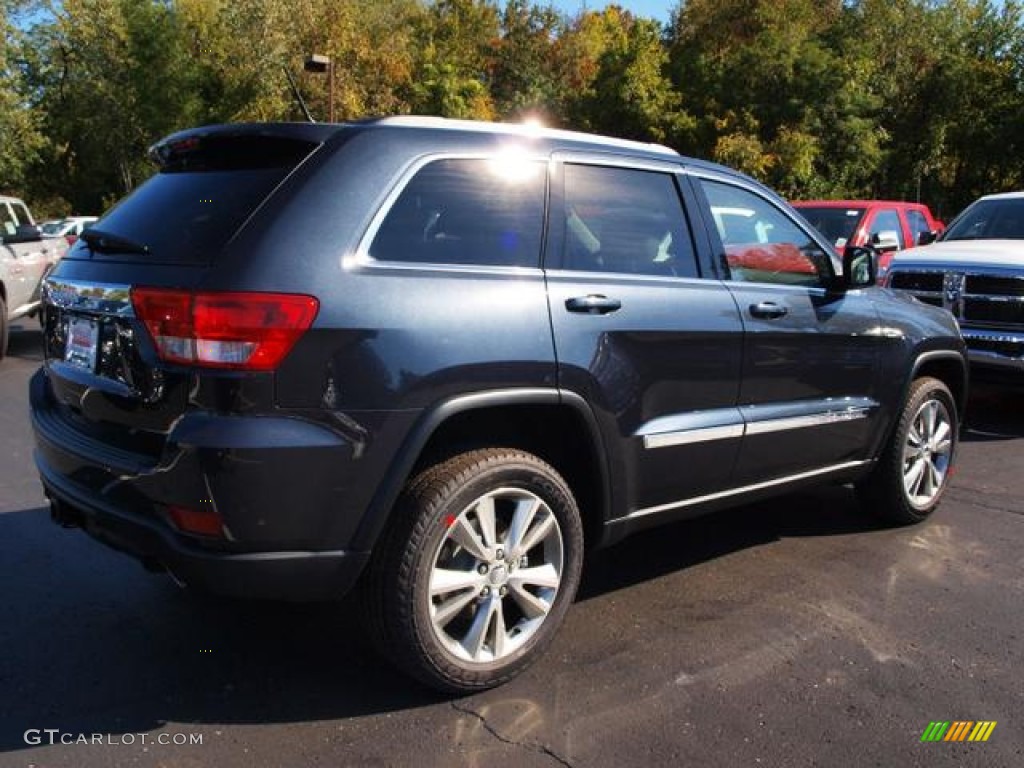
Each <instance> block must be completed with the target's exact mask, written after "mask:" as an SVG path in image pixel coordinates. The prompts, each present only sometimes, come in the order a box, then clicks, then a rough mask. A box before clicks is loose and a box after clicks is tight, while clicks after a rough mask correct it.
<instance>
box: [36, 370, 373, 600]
mask: <svg viewBox="0 0 1024 768" xmlns="http://www.w3.org/2000/svg"><path fill="white" fill-rule="evenodd" d="M30 404H31V416H32V427H33V431H34V433H35V440H36V450H35V461H36V466H37V468H38V470H39V474H40V478H41V480H42V483H43V486H44V488H45V490H46V494H47V496H48V497H49V498H50V499H51V503H52V504H53V505H54V512H55V517H56V518H58V521H59V522H63V523H64V524H65V525H68V524H71V525H74V526H77V527H81V528H83V529H84V530H85V531H86V532H87V533H89V534H90V535H91V536H93V537H94V538H96V539H98V540H99V541H101V542H103V543H105V544H107V545H109V546H111V547H113V548H115V549H117V550H120V551H122V552H126V553H128V554H130V555H132V556H134V557H136V558H139V559H140V560H142V561H143V562H144V563H145V564H147V565H149V566H151V567H161V568H165V569H166V570H168V571H170V572H171V573H172V574H173V575H174V576H175V577H177V578H178V579H179V580H181V581H183V582H185V583H186V584H189V585H194V586H197V587H200V588H203V589H206V590H208V591H210V592H213V593H216V594H222V595H229V596H236V597H251V598H271V599H288V600H320V599H329V598H337V597H340V596H342V595H343V594H344V593H345V592H346V591H347V590H348V589H350V588H351V586H352V585H353V584H354V583H355V581H356V580H357V578H358V577H359V574H360V572H361V571H362V569H363V567H364V566H365V564H366V562H367V559H368V553H366V552H358V551H352V550H351V549H350V548H348V546H347V544H348V541H349V540H350V538H351V532H352V531H354V530H355V529H356V527H357V525H358V524H359V522H360V518H361V513H360V512H353V511H347V512H346V504H345V503H344V502H345V501H346V499H347V498H348V497H349V496H350V489H351V487H352V485H351V477H350V475H351V474H352V473H354V472H355V471H357V470H358V469H359V467H358V462H353V458H352V445H351V443H349V442H348V441H347V440H346V439H345V438H344V437H343V436H341V435H338V434H337V433H336V432H334V431H332V430H328V429H325V428H323V427H322V426H320V425H317V424H313V423H310V422H306V421H303V420H301V419H294V418H285V417H273V416H270V417H267V416H261V417H252V418H248V417H230V416H226V417H220V416H217V415H213V414H209V413H203V412H194V413H191V414H189V415H188V416H186V417H183V418H182V419H181V420H180V421H179V423H178V424H177V425H176V426H175V428H174V429H173V430H172V432H171V434H170V435H169V436H168V438H167V442H166V448H165V450H164V452H163V454H162V455H161V456H150V455H144V454H139V453H135V452H133V451H130V450H125V449H123V448H117V447H114V446H112V445H110V444H108V443H106V442H102V441H100V440H96V439H93V438H91V437H89V436H88V435H86V434H84V433H82V432H80V431H77V430H76V429H75V428H74V426H73V425H71V424H70V423H69V422H68V421H67V419H66V418H65V417H63V416H62V415H61V411H60V406H58V405H57V404H56V403H55V402H54V401H53V399H52V397H51V396H50V395H49V393H48V387H47V386H46V378H45V375H44V374H43V372H42V371H40V372H39V373H37V374H36V376H35V377H34V378H33V380H32V382H31V384H30ZM204 503H207V504H211V505H213V507H214V508H215V509H216V510H217V512H218V514H219V515H220V517H221V518H222V520H223V523H224V530H225V531H226V534H225V536H224V537H223V538H212V537H202V536H194V535H189V534H186V533H183V532H181V531H179V530H178V529H177V528H176V527H174V525H172V523H171V520H170V516H169V514H168V509H169V507H170V506H181V507H186V508H191V509H202V508H204V507H203V504H204Z"/></svg>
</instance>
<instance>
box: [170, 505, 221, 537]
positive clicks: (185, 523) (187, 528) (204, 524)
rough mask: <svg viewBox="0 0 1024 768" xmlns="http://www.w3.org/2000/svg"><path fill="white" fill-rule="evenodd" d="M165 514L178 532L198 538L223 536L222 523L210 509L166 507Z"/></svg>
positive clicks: (218, 516)
mask: <svg viewBox="0 0 1024 768" xmlns="http://www.w3.org/2000/svg"><path fill="white" fill-rule="evenodd" d="M167 512H168V514H169V515H170V517H171V522H172V523H174V526H175V527H176V528H177V529H178V530H180V531H183V532H185V533H194V534H197V535H199V536H223V535H224V521H223V520H221V519H220V515H218V514H217V513H216V512H215V511H214V510H212V509H189V508H188V507H168V508H167Z"/></svg>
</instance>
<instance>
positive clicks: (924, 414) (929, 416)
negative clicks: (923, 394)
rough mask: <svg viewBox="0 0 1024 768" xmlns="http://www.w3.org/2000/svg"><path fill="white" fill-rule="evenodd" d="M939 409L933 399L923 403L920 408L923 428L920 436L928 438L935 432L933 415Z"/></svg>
mask: <svg viewBox="0 0 1024 768" xmlns="http://www.w3.org/2000/svg"><path fill="white" fill-rule="evenodd" d="M938 410H939V406H938V403H936V402H935V401H934V400H932V401H929V402H927V403H925V404H924V407H923V408H922V409H921V421H922V426H923V427H924V429H922V430H921V433H922V436H923V437H924V438H925V440H928V439H929V438H930V437H931V436H932V435H934V434H935V416H936V413H937V412H938Z"/></svg>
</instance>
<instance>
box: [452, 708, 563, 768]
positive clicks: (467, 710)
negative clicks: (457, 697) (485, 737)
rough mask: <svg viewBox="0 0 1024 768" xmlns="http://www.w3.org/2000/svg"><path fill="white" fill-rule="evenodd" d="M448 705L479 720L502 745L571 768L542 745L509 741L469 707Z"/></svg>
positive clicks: (560, 757)
mask: <svg viewBox="0 0 1024 768" xmlns="http://www.w3.org/2000/svg"><path fill="white" fill-rule="evenodd" d="M450 703H451V705H452V709H454V710H455V711H456V712H462V713H463V714H466V715H471V716H472V717H475V718H476V719H477V720H479V721H480V725H482V726H483V727H484V730H485V731H487V732H488V733H489V734H491V736H493V737H494V738H496V739H497V740H498V741H500V742H501V743H502V744H508V745H509V746H512V747H522V748H523V749H529V750H531V751H533V752H537V753H538V754H541V755H547V756H548V757H550V758H551V759H552V760H555V761H556V762H557V763H558V764H559V765H564V766H565V768H573V764H572V763H570V762H569V761H568V760H566V759H565V758H564V757H562V756H561V755H560V754H558V753H557V752H555V751H554V750H553V749H551V748H550V747H548V746H546V745H544V744H529V743H526V742H522V741H516V740H515V739H510V738H508V737H506V736H503V735H502V734H501V733H499V732H498V730H497V729H496V728H495V727H494V726H493V725H491V724H490V723H488V722H487V718H486V717H484V716H483V715H481V714H480V713H479V712H476V711H475V710H472V709H470V708H469V707H462V706H459V703H458V702H455V701H453V702H450Z"/></svg>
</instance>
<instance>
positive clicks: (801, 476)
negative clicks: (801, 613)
mask: <svg viewBox="0 0 1024 768" xmlns="http://www.w3.org/2000/svg"><path fill="white" fill-rule="evenodd" d="M870 463H871V462H870V461H868V460H862V461H847V462H845V463H843V464H833V465H831V466H828V467H821V468H820V469H812V470H811V471H809V472H800V473H798V474H795V475H787V476H786V477H778V478H776V479H774V480H766V481H764V482H761V483H753V484H752V485H744V486H741V487H739V488H730V489H729V490H726V491H718V492H717V493H709V494H706V495H704V496H695V497H692V498H689V499H682V500H681V501H671V502H669V503H668V504H659V505H657V506H655V507H646V508H644V509H638V510H636V511H635V512H631V513H630V514H628V515H626V516H625V517H624V518H621V519H622V520H635V519H636V518H638V517H646V516H647V515H656V514H658V513H659V512H667V511H669V510H672V509H681V508H683V507H690V506H693V505H695V504H703V503H705V502H708V501H717V500H718V499H725V498H728V497H730V496H739V495H742V494H744V493H752V492H753V491H760V490H763V489H765V488H773V487H775V486H779V485H785V484H787V483H793V482H796V481H798V480H806V479H809V478H812V477H818V476H820V475H828V474H831V473H834V472H842V471H843V470H847V469H856V468H858V467H863V466H866V465H867V464H870Z"/></svg>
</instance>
